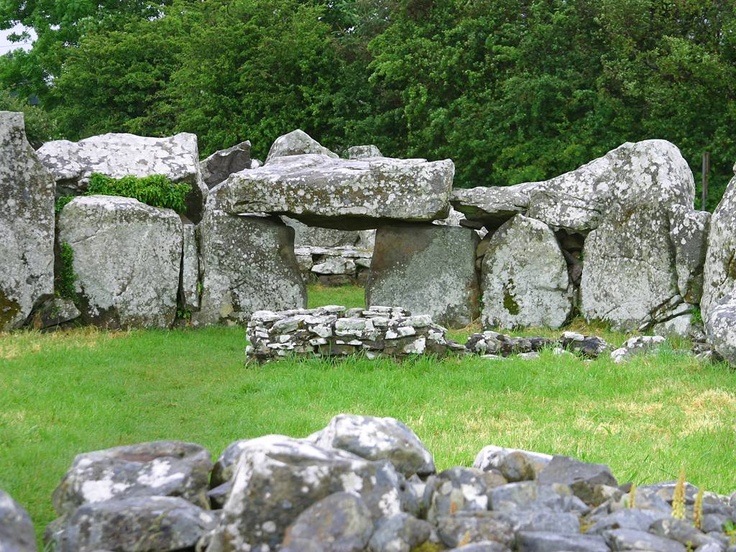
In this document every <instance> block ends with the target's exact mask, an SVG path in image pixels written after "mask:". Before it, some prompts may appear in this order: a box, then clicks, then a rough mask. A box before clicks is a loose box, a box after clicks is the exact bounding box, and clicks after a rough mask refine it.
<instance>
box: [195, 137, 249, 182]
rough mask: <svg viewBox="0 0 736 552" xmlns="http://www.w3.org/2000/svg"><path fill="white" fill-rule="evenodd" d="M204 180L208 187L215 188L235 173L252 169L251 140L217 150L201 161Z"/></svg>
mask: <svg viewBox="0 0 736 552" xmlns="http://www.w3.org/2000/svg"><path fill="white" fill-rule="evenodd" d="M199 167H200V169H201V171H202V180H203V181H204V183H205V184H206V185H207V187H208V188H214V187H215V186H217V185H218V184H219V183H220V182H222V181H223V180H225V179H226V178H227V177H228V176H230V175H231V174H233V173H236V172H239V171H242V170H245V169H250V168H251V158H250V141H249V140H246V141H245V142H241V143H240V144H237V145H235V146H233V147H231V148H227V149H224V150H220V151H216V152H215V153H213V154H212V155H210V156H209V157H208V158H207V159H205V160H203V161H201V162H200V163H199Z"/></svg>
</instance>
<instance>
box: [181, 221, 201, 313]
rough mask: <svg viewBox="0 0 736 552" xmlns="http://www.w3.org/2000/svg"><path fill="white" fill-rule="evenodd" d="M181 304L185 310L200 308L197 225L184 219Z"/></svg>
mask: <svg viewBox="0 0 736 552" xmlns="http://www.w3.org/2000/svg"><path fill="white" fill-rule="evenodd" d="M179 304H180V305H181V307H182V308H183V309H185V310H197V309H199V251H198V247H197V227H196V226H195V225H194V224H191V223H190V222H189V221H187V220H182V259H181V279H180V288H179Z"/></svg>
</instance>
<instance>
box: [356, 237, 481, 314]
mask: <svg viewBox="0 0 736 552" xmlns="http://www.w3.org/2000/svg"><path fill="white" fill-rule="evenodd" d="M477 245H478V236H477V234H476V233H475V232H474V231H473V230H471V229H469V228H460V227H451V226H438V225H429V224H427V225H418V224H403V225H393V226H383V227H381V228H379V229H378V231H377V232H376V245H375V248H374V250H373V260H372V263H371V274H370V278H369V280H368V283H367V285H366V302H367V304H368V305H369V306H372V305H399V306H401V307H403V308H405V309H407V310H409V311H410V312H411V313H412V314H415V315H417V314H427V315H429V316H431V317H432V320H433V321H435V322H437V323H438V324H441V325H443V326H449V327H452V328H462V327H465V326H467V325H468V324H470V322H472V321H473V320H474V319H475V318H476V317H477V316H478V298H479V295H480V292H479V285H478V276H477V274H476V270H475V249H476V247H477Z"/></svg>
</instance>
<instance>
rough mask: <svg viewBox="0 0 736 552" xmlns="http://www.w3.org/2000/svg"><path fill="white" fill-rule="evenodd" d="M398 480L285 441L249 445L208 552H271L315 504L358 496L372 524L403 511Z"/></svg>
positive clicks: (391, 473) (385, 468)
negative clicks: (331, 498) (339, 496)
mask: <svg viewBox="0 0 736 552" xmlns="http://www.w3.org/2000/svg"><path fill="white" fill-rule="evenodd" d="M399 484H400V477H399V475H398V474H397V473H396V471H395V470H394V468H393V467H392V466H391V464H390V463H389V462H387V461H377V462H373V461H369V460H365V459H363V458H360V457H358V456H355V455H353V454H351V453H348V452H345V451H341V450H337V449H325V448H321V447H317V446H315V445H312V444H308V443H305V442H304V441H299V440H295V439H290V438H288V437H283V436H276V435H272V436H267V437H263V438H260V439H255V440H253V441H252V442H251V443H250V444H249V445H248V446H247V447H245V448H244V449H243V451H242V453H241V456H240V460H239V462H238V466H237V468H236V471H235V475H234V479H233V484H232V490H231V492H230V496H229V498H228V500H227V502H226V503H225V506H224V508H223V511H222V519H221V521H220V524H219V525H218V527H217V529H216V530H215V532H214V534H213V535H212V540H211V542H210V544H209V546H208V548H207V550H208V552H215V551H217V552H220V551H222V552H228V551H235V550H243V549H244V547H245V546H249V547H250V549H251V550H261V551H265V550H270V549H273V547H277V546H279V545H280V544H281V542H282V540H283V539H284V535H285V532H286V529H287V528H288V527H289V525H291V524H292V523H294V522H295V520H296V519H297V517H298V516H299V515H300V514H301V513H302V512H304V511H305V510H306V509H307V508H309V506H311V505H312V504H314V503H315V502H317V501H319V500H321V499H323V498H325V497H327V496H329V495H331V494H333V493H338V492H348V493H354V494H358V495H359V496H360V497H361V499H362V500H363V501H364V502H365V505H366V506H367V508H368V510H369V512H370V515H371V519H372V520H373V521H375V520H377V519H380V518H381V517H384V516H390V515H394V514H398V513H399V512H400V511H401V500H400V489H399Z"/></svg>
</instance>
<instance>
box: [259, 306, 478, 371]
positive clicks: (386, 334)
mask: <svg viewBox="0 0 736 552" xmlns="http://www.w3.org/2000/svg"><path fill="white" fill-rule="evenodd" d="M446 332H447V330H446V329H445V328H443V327H442V326H438V325H437V324H434V323H433V322H432V319H431V317H429V316H427V315H417V316H411V315H410V314H409V312H408V311H405V310H404V309H401V308H398V307H395V308H394V307H372V308H370V309H367V310H363V309H360V308H357V309H350V310H346V309H345V307H341V306H337V305H331V306H326V307H319V308H316V309H296V310H287V311H281V312H274V311H265V310H264V311H258V312H255V313H253V316H252V317H251V319H250V321H249V322H248V328H247V339H248V341H249V342H250V345H248V347H247V348H246V351H245V354H246V357H248V358H252V359H255V360H259V361H264V360H272V359H274V358H279V357H285V356H288V355H309V356H313V355H320V356H328V357H330V356H344V355H350V354H355V353H364V354H365V355H366V356H367V357H368V358H375V357H377V356H379V355H386V356H393V357H404V356H409V355H417V354H423V353H431V354H436V355H440V356H441V355H445V354H448V353H450V352H455V351H462V350H464V347H463V346H462V345H459V344H457V343H455V342H454V341H451V340H447V339H445V333H446Z"/></svg>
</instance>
